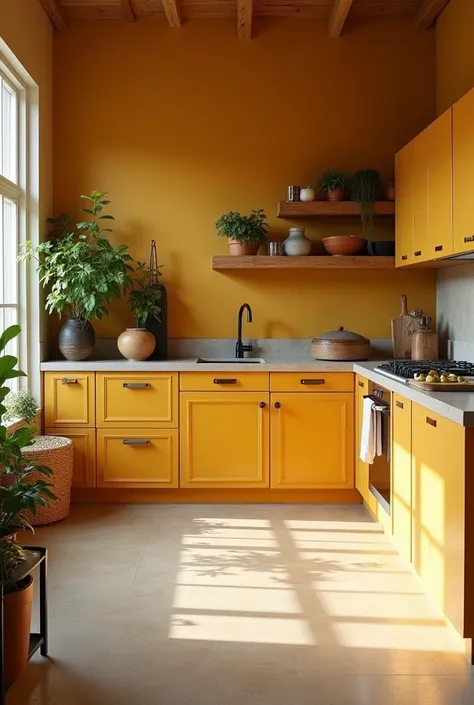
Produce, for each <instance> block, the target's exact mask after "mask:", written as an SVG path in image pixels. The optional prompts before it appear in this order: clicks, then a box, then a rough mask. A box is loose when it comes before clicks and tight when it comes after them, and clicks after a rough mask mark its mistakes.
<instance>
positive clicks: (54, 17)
mask: <svg viewBox="0 0 474 705" xmlns="http://www.w3.org/2000/svg"><path fill="white" fill-rule="evenodd" d="M40 2H41V5H42V6H43V9H44V10H45V12H46V13H47V14H48V16H49V18H50V20H51V22H52V23H53V25H54V26H55V27H56V29H58V30H59V31H60V32H62V31H64V30H65V29H67V22H66V18H65V16H64V12H63V8H62V7H61V3H60V2H59V0H40Z"/></svg>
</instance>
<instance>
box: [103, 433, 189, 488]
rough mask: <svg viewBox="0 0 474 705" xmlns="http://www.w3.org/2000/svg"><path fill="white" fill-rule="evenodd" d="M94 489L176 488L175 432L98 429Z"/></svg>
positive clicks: (176, 446) (176, 434)
mask: <svg viewBox="0 0 474 705" xmlns="http://www.w3.org/2000/svg"><path fill="white" fill-rule="evenodd" d="M97 486H98V487H116V488H120V487H122V488H143V489H145V488H160V487H168V488H170V487H171V488H174V487H178V431H177V430H175V429H134V428H133V429H130V430H126V429H100V430H98V431H97Z"/></svg>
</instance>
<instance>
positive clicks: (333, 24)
mask: <svg viewBox="0 0 474 705" xmlns="http://www.w3.org/2000/svg"><path fill="white" fill-rule="evenodd" d="M351 6H352V0H334V2H333V5H332V10H331V15H330V17H329V36H330V37H332V38H333V39H335V38H337V37H340V36H341V33H342V30H343V28H344V24H345V22H346V20H347V15H348V14H349V10H350V9H351Z"/></svg>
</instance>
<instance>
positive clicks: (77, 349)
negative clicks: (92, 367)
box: [58, 318, 95, 361]
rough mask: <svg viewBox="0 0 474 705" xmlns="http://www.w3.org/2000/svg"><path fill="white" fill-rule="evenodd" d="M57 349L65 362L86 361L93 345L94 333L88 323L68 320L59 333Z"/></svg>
mask: <svg viewBox="0 0 474 705" xmlns="http://www.w3.org/2000/svg"><path fill="white" fill-rule="evenodd" d="M58 340H59V349H60V351H61V354H62V355H63V357H65V358H66V360H74V361H79V360H87V358H88V357H89V355H90V354H91V352H92V350H93V349H94V345H95V333H94V329H93V327H92V325H91V324H90V322H89V321H85V320H84V319H83V318H68V320H67V321H66V323H65V324H64V325H63V327H62V328H61V330H60V331H59V339H58Z"/></svg>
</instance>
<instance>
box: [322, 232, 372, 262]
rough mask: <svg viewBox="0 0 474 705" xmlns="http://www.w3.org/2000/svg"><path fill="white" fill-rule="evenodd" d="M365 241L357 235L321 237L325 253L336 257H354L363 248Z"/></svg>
mask: <svg viewBox="0 0 474 705" xmlns="http://www.w3.org/2000/svg"><path fill="white" fill-rule="evenodd" d="M366 242H367V240H365V239H364V238H363V237H358V236H357V235H333V236H332V237H323V245H324V249H325V250H326V252H329V254H330V255H335V256H336V257H341V256H346V257H347V256H349V255H356V254H357V253H358V252H360V251H361V250H362V248H363V247H364V246H365V244H366Z"/></svg>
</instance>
